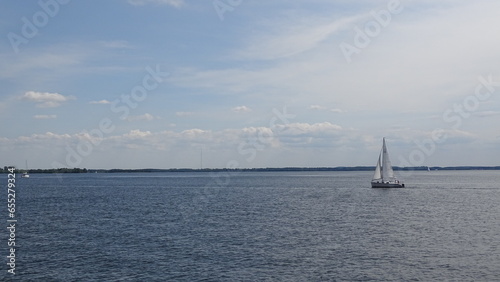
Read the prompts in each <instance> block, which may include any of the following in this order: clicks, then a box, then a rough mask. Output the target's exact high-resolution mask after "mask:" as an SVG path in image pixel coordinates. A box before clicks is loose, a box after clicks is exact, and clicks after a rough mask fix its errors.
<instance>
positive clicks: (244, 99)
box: [0, 0, 500, 169]
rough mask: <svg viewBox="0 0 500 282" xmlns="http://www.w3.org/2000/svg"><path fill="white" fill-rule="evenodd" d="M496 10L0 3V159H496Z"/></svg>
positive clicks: (352, 162) (362, 0) (194, 163)
mask: <svg viewBox="0 0 500 282" xmlns="http://www.w3.org/2000/svg"><path fill="white" fill-rule="evenodd" d="M499 10H500V2H498V1H494V0H491V1H489V0H480V1H465V0H454V1H451V0H450V1H447V0H443V1H427V0H420V1H412V0H401V1H397V0H389V1H387V0H384V1H379V0H370V1H368V0H358V1H351V0H350V1H347V0H337V1H331V0H328V1H327V0H307V1H306V0H295V1H283V0H275V1H250V0H208V1H195V0H103V1H69V0H39V1H1V2H0V34H1V35H2V37H1V40H0V85H1V87H0V119H1V121H2V122H1V123H0V129H1V130H0V165H2V166H3V165H15V166H18V167H23V168H24V166H25V162H26V161H28V163H29V167H30V168H57V167H80V168H104V169H109V168H201V167H203V168H222V167H232V168H252V167H294V166H299V167H335V166H358V165H359V166H366V165H369V166H370V165H371V166H373V165H375V164H376V161H377V158H378V154H379V152H380V148H381V145H382V138H383V137H385V138H386V141H387V146H388V149H389V153H390V154H391V160H392V164H393V165H398V166H420V165H423V166H460V165H485V166H492V165H500V163H499V161H498V159H499V156H500V132H499V126H498V124H499V121H500V65H499V62H500V52H498V50H500V36H498V34H499V32H500V18H499V17H498V11H499Z"/></svg>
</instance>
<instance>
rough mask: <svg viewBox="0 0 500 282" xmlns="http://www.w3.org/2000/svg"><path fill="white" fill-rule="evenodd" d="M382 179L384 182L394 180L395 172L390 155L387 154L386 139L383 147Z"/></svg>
mask: <svg viewBox="0 0 500 282" xmlns="http://www.w3.org/2000/svg"><path fill="white" fill-rule="evenodd" d="M382 179H383V180H392V179H394V171H393V170H392V165H391V160H390V159H389V153H388V152H387V147H386V146H385V138H384V139H383V145H382Z"/></svg>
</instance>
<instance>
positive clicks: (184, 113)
mask: <svg viewBox="0 0 500 282" xmlns="http://www.w3.org/2000/svg"><path fill="white" fill-rule="evenodd" d="M175 115H176V116H178V117H187V116H192V115H194V113H193V112H176V113H175Z"/></svg>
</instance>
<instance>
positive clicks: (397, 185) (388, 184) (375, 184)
mask: <svg viewBox="0 0 500 282" xmlns="http://www.w3.org/2000/svg"><path fill="white" fill-rule="evenodd" d="M404 187H405V184H404V183H394V182H386V183H383V182H372V188H404Z"/></svg>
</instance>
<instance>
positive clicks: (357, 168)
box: [0, 166, 500, 174]
mask: <svg viewBox="0 0 500 282" xmlns="http://www.w3.org/2000/svg"><path fill="white" fill-rule="evenodd" d="M7 169H8V167H6V166H5V167H4V168H3V169H2V168H0V173H7V172H8V171H7ZM393 169H394V170H395V171H425V170H431V171H435V170H500V166H431V167H427V166H417V167H397V166H396V167H393ZM373 170H375V167H374V166H349V167H347V166H340V167H266V168H203V169H196V168H169V169H156V168H141V169H87V168H55V169H30V170H29V173H30V174H32V173H133V172H222V171H238V172H240V171H258V172H265V171H373ZM16 171H17V172H18V173H21V172H24V171H26V170H23V169H16Z"/></svg>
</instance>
